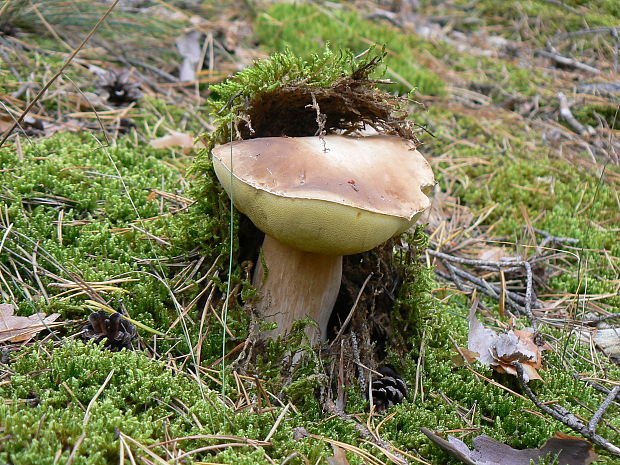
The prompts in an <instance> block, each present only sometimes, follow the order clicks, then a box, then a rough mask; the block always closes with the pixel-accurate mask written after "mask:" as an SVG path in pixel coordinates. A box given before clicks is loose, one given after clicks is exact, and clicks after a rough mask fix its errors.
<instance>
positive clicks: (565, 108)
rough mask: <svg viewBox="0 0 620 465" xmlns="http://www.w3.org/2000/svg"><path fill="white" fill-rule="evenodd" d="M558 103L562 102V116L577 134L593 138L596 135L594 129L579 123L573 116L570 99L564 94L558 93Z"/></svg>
mask: <svg viewBox="0 0 620 465" xmlns="http://www.w3.org/2000/svg"><path fill="white" fill-rule="evenodd" d="M558 101H559V102H560V116H561V117H562V119H564V121H566V122H567V123H568V124H569V126H570V127H571V128H573V129H574V130H575V131H576V132H577V134H579V135H580V136H588V135H590V136H593V135H595V134H596V133H595V132H594V129H592V128H591V127H587V128H586V127H585V126H584V125H583V124H581V123H580V122H579V121H577V118H575V117H574V116H573V113H572V112H571V111H570V105H569V104H568V99H567V98H566V95H564V93H563V92H558Z"/></svg>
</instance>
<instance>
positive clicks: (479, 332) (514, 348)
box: [467, 306, 550, 382]
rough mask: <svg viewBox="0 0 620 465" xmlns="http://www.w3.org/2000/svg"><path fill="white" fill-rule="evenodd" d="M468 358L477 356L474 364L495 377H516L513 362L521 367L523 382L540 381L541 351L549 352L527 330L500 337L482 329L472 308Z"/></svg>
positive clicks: (489, 330) (500, 335)
mask: <svg viewBox="0 0 620 465" xmlns="http://www.w3.org/2000/svg"><path fill="white" fill-rule="evenodd" d="M468 320H469V337H468V341H467V348H468V352H469V354H468V355H470V356H471V355H472V353H475V352H477V353H478V354H479V355H478V356H477V360H478V361H479V362H480V363H482V364H484V365H487V366H490V367H493V369H494V370H495V371H497V372H499V373H508V374H511V375H513V376H516V375H517V370H516V369H515V367H514V362H519V363H521V365H522V366H523V377H524V379H525V382H528V381H529V380H531V379H542V378H541V377H540V375H539V374H538V371H537V370H538V369H539V368H540V367H541V364H542V356H541V353H540V352H541V351H543V350H547V349H550V346H549V345H548V344H546V343H542V344H541V343H537V341H536V340H535V338H536V334H535V333H533V332H532V331H528V330H512V329H511V330H510V331H508V332H507V333H504V334H499V335H498V334H497V333H495V331H493V330H491V329H489V328H485V327H484V326H483V325H482V323H480V321H478V319H477V318H476V308H475V306H473V307H472V309H471V310H470V312H469V317H468Z"/></svg>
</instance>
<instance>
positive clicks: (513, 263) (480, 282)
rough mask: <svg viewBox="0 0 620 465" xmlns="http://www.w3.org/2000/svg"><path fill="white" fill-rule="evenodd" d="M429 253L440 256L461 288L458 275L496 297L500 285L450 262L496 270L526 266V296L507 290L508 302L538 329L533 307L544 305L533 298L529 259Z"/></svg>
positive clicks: (430, 251) (499, 291)
mask: <svg viewBox="0 0 620 465" xmlns="http://www.w3.org/2000/svg"><path fill="white" fill-rule="evenodd" d="M428 254H429V255H431V256H433V257H436V258H439V259H440V260H441V261H442V262H443V264H444V265H445V266H446V268H447V269H448V271H449V273H450V276H451V277H452V280H453V281H454V282H455V283H456V285H457V286H458V287H459V288H460V289H461V290H464V288H463V283H462V282H461V281H460V280H458V279H456V277H457V276H459V277H461V278H463V279H465V280H467V281H469V282H470V283H472V284H473V285H474V287H476V288H477V289H479V290H480V291H481V292H483V293H484V294H486V295H488V296H490V297H493V298H495V299H499V295H500V293H501V289H500V287H499V286H497V285H493V284H490V283H488V282H487V281H486V280H485V279H483V278H479V277H477V276H474V275H473V274H471V273H468V272H467V271H465V270H462V269H460V268H458V267H455V266H453V265H452V264H451V263H448V262H455V263H459V264H462V265H472V266H477V267H480V268H487V269H488V268H490V269H494V270H495V269H496V270H501V269H504V268H514V267H523V268H525V274H526V291H525V296H521V295H519V294H517V293H515V292H511V291H505V293H506V302H507V303H508V304H509V305H510V306H511V307H512V308H514V309H515V310H516V311H517V312H519V313H525V315H527V317H528V318H529V319H530V322H531V324H532V327H533V328H534V329H536V327H537V322H536V317H535V316H534V314H533V312H532V307H534V308H541V307H542V305H541V303H540V302H539V301H538V299H536V298H533V282H532V280H533V276H532V267H531V264H530V263H529V262H528V261H526V260H522V259H520V258H514V259H506V260H502V261H489V260H474V259H468V258H461V257H456V256H453V255H449V254H446V253H443V252H438V251H436V250H432V249H429V250H428ZM437 273H438V274H439V275H441V274H442V273H441V272H437ZM517 302H519V303H521V304H522V305H523V307H522V306H521V305H519V303H517Z"/></svg>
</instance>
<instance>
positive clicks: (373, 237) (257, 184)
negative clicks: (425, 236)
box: [213, 135, 435, 255]
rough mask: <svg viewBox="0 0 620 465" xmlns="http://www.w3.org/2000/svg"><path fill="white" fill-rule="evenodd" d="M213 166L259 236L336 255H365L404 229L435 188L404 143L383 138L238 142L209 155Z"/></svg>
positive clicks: (425, 168)
mask: <svg viewBox="0 0 620 465" xmlns="http://www.w3.org/2000/svg"><path fill="white" fill-rule="evenodd" d="M231 151H232V157H231ZM231 158H232V172H233V176H232V182H231V174H230V170H231V168H230V167H231ZM213 166H214V169H215V172H216V174H217V176H218V178H219V180H220V182H221V183H222V186H223V187H224V189H225V190H226V192H227V193H228V195H229V196H230V197H231V198H232V199H233V202H234V204H235V206H236V207H237V208H238V209H239V211H241V212H242V213H244V214H246V215H247V216H248V217H249V218H250V219H251V220H252V221H253V222H254V224H255V225H256V226H257V227H258V228H259V229H261V230H262V231H263V232H265V233H266V234H269V235H271V236H273V237H274V238H276V239H278V240H280V241H281V242H283V243H285V244H288V245H290V246H291V247H295V248H298V249H300V250H304V251H307V252H315V253H323V254H333V255H348V254H354V253H359V252H363V251H366V250H370V249H372V248H374V247H376V246H377V245H379V244H381V243H383V242H385V241H386V240H387V239H389V238H390V237H392V236H394V235H396V234H399V233H401V232H403V231H404V230H406V229H407V228H408V227H409V226H411V224H413V223H414V222H415V220H416V219H417V218H418V216H419V215H420V214H421V213H422V212H423V211H424V210H425V209H426V208H428V207H429V206H430V200H429V199H428V197H427V196H426V195H425V192H427V191H428V189H430V187H432V186H433V185H434V184H435V180H434V177H433V173H432V171H431V168H430V166H429V164H428V162H427V161H426V160H425V159H424V157H423V156H422V155H421V154H420V153H419V152H418V151H417V150H415V149H414V148H413V147H412V146H411V145H410V143H409V142H408V141H407V140H405V139H402V138H400V137H397V136H385V135H378V136H368V137H350V136H339V135H328V136H324V137H323V138H319V137H265V138H258V139H249V140H244V141H235V142H232V143H229V144H224V145H220V146H218V147H215V148H214V149H213Z"/></svg>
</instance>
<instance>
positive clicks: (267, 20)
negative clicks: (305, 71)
mask: <svg viewBox="0 0 620 465" xmlns="http://www.w3.org/2000/svg"><path fill="white" fill-rule="evenodd" d="M362 31H363V33H362ZM256 33H257V36H258V38H259V40H260V41H261V43H262V44H263V45H265V46H267V47H269V48H270V49H271V50H285V49H288V50H290V51H291V52H292V53H294V54H295V55H297V56H301V57H309V56H310V55H311V54H313V53H316V51H317V50H320V49H321V48H323V47H324V46H325V44H326V43H331V44H332V45H333V46H334V47H336V48H338V49H350V50H352V51H353V52H355V53H361V52H362V51H363V50H365V49H366V48H368V46H369V45H372V44H373V43H375V44H378V45H380V46H382V45H385V46H386V48H387V51H388V57H387V60H386V64H387V67H388V68H387V76H388V77H389V78H390V79H392V80H394V81H396V82H397V83H398V84H397V88H398V90H399V91H400V92H401V93H407V92H409V91H411V90H412V88H416V89H417V90H418V91H419V92H421V93H422V94H427V95H441V94H443V93H444V85H443V81H442V80H441V78H440V77H439V76H437V75H436V74H434V73H433V72H432V71H430V70H428V69H427V68H425V67H424V66H423V65H422V64H420V63H416V62H415V61H414V60H412V59H411V58H410V57H411V51H412V50H415V49H417V48H419V47H422V44H423V43H424V41H422V40H420V39H419V38H418V37H417V36H415V35H413V34H407V35H405V34H402V33H401V32H400V31H398V30H396V29H395V28H392V27H390V26H385V25H378V24H375V23H372V22H370V21H367V20H364V19H362V18H361V17H360V16H359V15H358V13H356V12H354V11H350V10H347V9H346V8H343V9H342V10H339V11H337V10H330V11H329V12H327V11H326V10H324V9H322V8H317V7H315V6H312V5H309V4H303V3H302V4H285V3H280V4H276V5H273V6H272V7H271V8H269V9H268V10H267V11H265V12H263V13H261V14H260V16H259V18H258V21H257V23H256ZM362 34H363V35H362Z"/></svg>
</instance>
